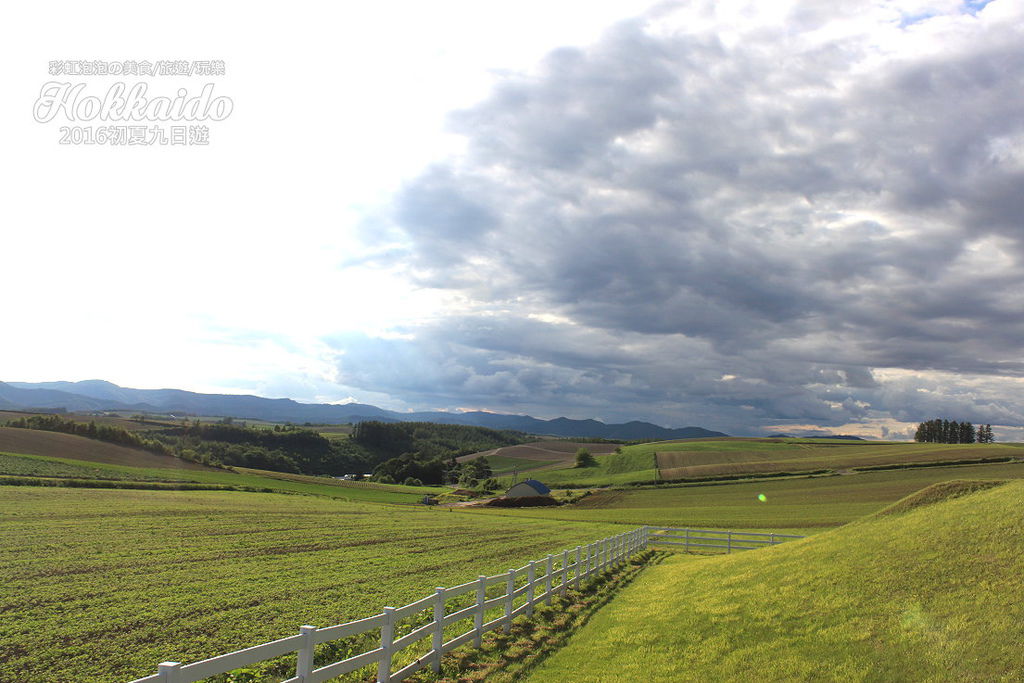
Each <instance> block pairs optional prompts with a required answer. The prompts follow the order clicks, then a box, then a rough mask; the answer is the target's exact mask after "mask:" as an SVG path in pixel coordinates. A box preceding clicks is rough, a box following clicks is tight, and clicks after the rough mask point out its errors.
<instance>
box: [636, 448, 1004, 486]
mask: <svg viewBox="0 0 1024 683" xmlns="http://www.w3.org/2000/svg"><path fill="white" fill-rule="evenodd" d="M625 450H626V452H629V453H652V452H653V453H654V454H655V455H656V457H657V466H658V469H659V471H660V474H661V478H662V479H666V480H668V479H681V478H700V477H715V476H722V475H734V474H744V473H752V474H753V473H768V472H797V471H809V470H819V469H831V470H848V469H852V468H855V467H873V466H878V465H887V464H892V463H922V462H938V461H948V460H975V459H979V458H998V457H1009V458H1020V457H1024V448H1021V446H1020V445H1008V444H963V445H957V444H927V443H898V442H863V441H827V440H809V439H800V440H796V439H763V440H752V439H751V440H735V439H717V440H702V441H692V442H686V441H679V442H663V443H654V444H640V445H638V446H630V447H628V448H627V449H625Z"/></svg>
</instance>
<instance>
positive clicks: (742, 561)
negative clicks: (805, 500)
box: [528, 482, 1024, 681]
mask: <svg viewBox="0 0 1024 683" xmlns="http://www.w3.org/2000/svg"><path fill="white" fill-rule="evenodd" d="M1022 504H1024V482H1012V483H1009V484H1006V485H1005V486H1000V487H997V488H994V489H991V490H988V491H983V492H980V493H975V494H973V495H967V496H964V497H960V498H957V499H955V500H948V501H946V502H941V503H937V504H934V505H928V506H924V507H918V508H916V509H912V510H911V511H909V512H907V513H905V514H895V515H889V516H884V517H874V518H872V519H870V520H865V521H862V522H858V523H855V524H852V525H849V526H847V527H844V528H842V529H837V530H833V531H830V532H827V533H824V534H820V535H817V536H815V537H813V538H810V539H805V540H802V541H795V542H792V543H788V544H785V545H782V546H778V547H775V548H768V549H763V550H758V551H753V552H748V553H741V554H737V555H731V556H724V557H716V558H708V559H701V560H699V561H693V560H692V559H690V558H687V557H685V556H676V557H674V558H672V559H670V560H668V561H666V562H665V563H663V564H661V565H658V566H656V567H653V568H651V569H650V570H649V571H648V572H646V573H645V574H644V575H642V576H641V577H640V578H639V579H638V580H637V581H636V582H635V583H634V584H633V585H632V586H630V587H628V588H627V589H625V590H624V591H623V592H622V593H621V594H620V595H619V596H618V597H617V598H616V599H615V600H614V601H613V602H612V603H611V604H610V605H609V606H608V607H606V608H605V609H604V610H602V611H601V612H600V613H599V614H598V615H597V616H595V618H594V619H593V621H591V622H590V623H589V624H588V625H587V626H586V627H584V628H583V629H582V630H581V631H580V632H579V633H578V634H577V636H576V637H575V639H574V640H573V641H572V642H571V643H570V645H569V646H568V647H566V648H565V649H563V650H561V651H560V652H558V653H557V654H555V655H554V656H553V657H552V658H550V659H549V660H548V661H547V662H545V663H544V664H543V665H541V666H540V667H539V668H538V669H537V670H536V671H535V672H534V674H533V675H532V676H531V677H530V678H529V679H528V680H530V681H553V680H557V681H606V680H608V677H609V673H610V672H614V676H615V678H617V679H621V680H643V681H708V680H759V681H783V680H843V681H867V680H871V681H908V680H913V681H919V680H934V681H940V680H941V681H946V680H1020V676H1021V673H1022V669H1024V666H1022V661H1024V660H1022V656H1021V651H1020V642H1021V641H1022V639H1024V621H1022V620H1021V619H1020V605H1021V604H1022V602H1024V572H1022V569H1024V563H1022V560H1021V553H1020V539H1021V528H1022V527H1024V512H1022V509H1024V507H1022ZM610 644H614V647H612V646H610Z"/></svg>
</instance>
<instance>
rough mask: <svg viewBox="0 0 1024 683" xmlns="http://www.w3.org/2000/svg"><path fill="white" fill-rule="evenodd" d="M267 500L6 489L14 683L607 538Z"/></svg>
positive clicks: (122, 660)
mask: <svg viewBox="0 0 1024 683" xmlns="http://www.w3.org/2000/svg"><path fill="white" fill-rule="evenodd" d="M609 529H610V527H609V526H608V525H602V524H571V525H570V524H565V523H564V522H549V521H542V520H530V519H508V518H500V517H484V516H478V515H466V514H459V513H451V512H446V511H440V510H436V509H417V508H394V507H386V506H376V505H365V504H364V505H359V504H350V503H345V502H342V501H337V500H329V499H324V498H312V497H305V496H281V495H275V494H255V493H220V492H196V493H191V492H190V493H180V492H179V493H164V492H155V491H100V490H81V489H21V488H17V489H13V488H12V489H6V490H2V491H0V583H2V584H3V585H4V586H5V591H3V593H2V594H0V613H3V614H4V617H5V618H4V619H3V621H2V622H0V680H33V681H44V682H45V681H58V680H66V675H67V672H68V671H74V672H76V674H75V675H76V678H75V680H90V681H118V680H126V679H130V678H133V677H135V676H138V675H142V674H145V673H149V672H150V671H151V670H152V668H153V666H154V664H155V663H156V662H160V661H165V660H168V659H173V660H177V661H193V660H197V659H201V658H204V657H209V656H213V655H216V654H219V653H223V652H228V651H231V650H233V649H238V648H241V647H245V646H248V645H253V644H256V643H259V642H264V641H267V640H272V639H274V638H278V637H281V636H283V635H287V634H290V633H292V632H294V631H295V629H296V628H297V627H298V626H299V625H300V624H307V623H308V624H317V625H321V626H326V625H330V624H335V623H341V622H344V621H347V620H350V619H353V618H358V617H361V616H366V615H369V614H373V613H376V612H377V611H379V610H380V608H381V607H382V606H384V605H385V604H404V603H406V602H409V601H411V600H413V599H415V598H418V597H422V596H423V595H425V594H427V593H428V592H430V590H432V588H433V586H435V585H453V584H456V583H461V582H463V581H466V580H469V579H471V578H473V577H475V576H476V575H477V574H478V573H481V572H483V573H497V572H500V571H504V570H505V569H507V568H508V567H509V566H515V564H516V563H517V562H521V561H525V560H528V559H533V558H535V557H538V556H542V555H543V554H545V553H548V552H553V551H556V550H560V549H561V548H563V547H569V546H573V545H577V544H580V543H583V542H589V541H591V540H593V539H595V538H600V537H602V536H605V535H607V533H608V530H609Z"/></svg>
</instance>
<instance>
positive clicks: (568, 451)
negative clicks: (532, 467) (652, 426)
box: [456, 439, 617, 466]
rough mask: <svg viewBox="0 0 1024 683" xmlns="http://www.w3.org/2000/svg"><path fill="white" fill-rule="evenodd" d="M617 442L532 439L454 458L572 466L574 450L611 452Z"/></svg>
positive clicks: (462, 460)
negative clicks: (510, 459) (514, 460)
mask: <svg viewBox="0 0 1024 683" xmlns="http://www.w3.org/2000/svg"><path fill="white" fill-rule="evenodd" d="M616 445H617V444H613V443H587V442H583V441H563V440H561V439H551V440H548V441H532V442H530V443H524V444H519V445H516V446H503V447H501V448H495V449H492V450H489V451H481V452H479V453H470V454H469V455H462V456H459V457H458V458H456V460H458V461H459V462H466V461H467V460H474V459H476V458H480V457H483V456H487V458H488V459H490V458H491V457H493V456H499V457H501V458H515V459H518V458H523V459H526V460H541V461H544V462H547V463H548V464H556V463H557V464H560V465H569V466H572V465H573V464H574V463H575V462H576V451H577V450H579V449H580V448H586V449H587V450H588V451H590V452H591V453H593V454H594V455H599V454H605V453H612V452H613V451H614V450H615V448H616Z"/></svg>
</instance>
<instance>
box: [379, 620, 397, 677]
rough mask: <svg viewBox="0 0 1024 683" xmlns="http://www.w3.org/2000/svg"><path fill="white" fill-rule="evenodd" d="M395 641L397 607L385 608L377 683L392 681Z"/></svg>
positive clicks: (381, 627) (381, 628) (381, 626)
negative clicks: (392, 646) (393, 645)
mask: <svg viewBox="0 0 1024 683" xmlns="http://www.w3.org/2000/svg"><path fill="white" fill-rule="evenodd" d="M394 641H395V608H394V607H385V608H384V623H383V624H381V625H380V647H381V650H382V652H381V653H380V661H379V662H378V663H377V683H390V682H391V655H392V654H393V653H392V651H391V644H392V643H393V642H394Z"/></svg>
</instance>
